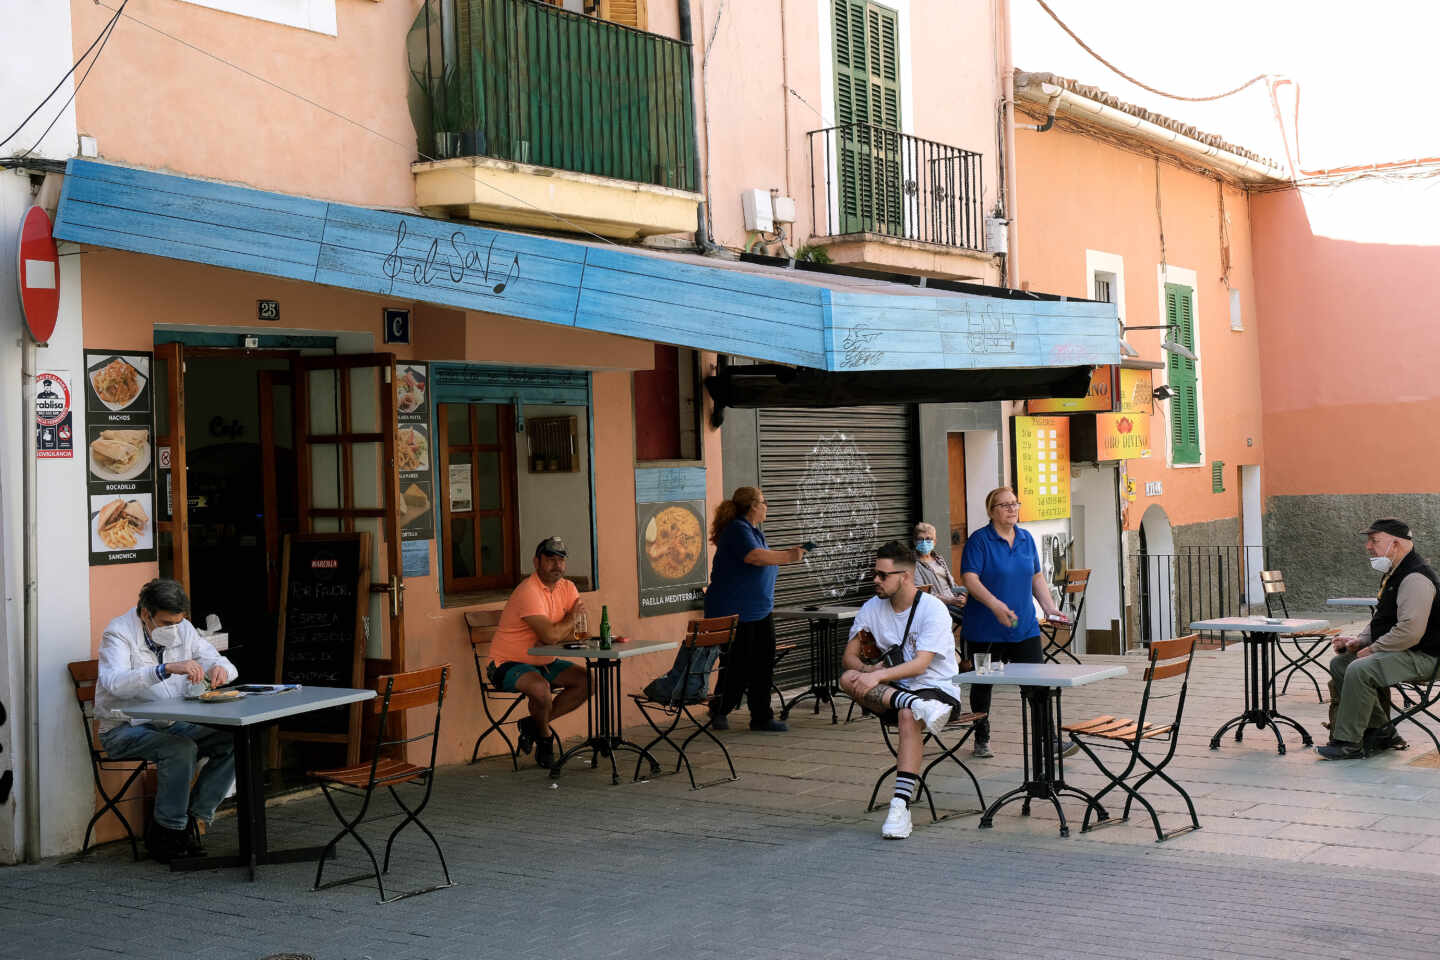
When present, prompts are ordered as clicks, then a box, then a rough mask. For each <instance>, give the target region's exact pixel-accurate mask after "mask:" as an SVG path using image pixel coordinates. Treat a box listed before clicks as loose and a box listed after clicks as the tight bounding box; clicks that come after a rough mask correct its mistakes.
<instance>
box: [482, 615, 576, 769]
mask: <svg viewBox="0 0 1440 960" xmlns="http://www.w3.org/2000/svg"><path fill="white" fill-rule="evenodd" d="M499 625H500V611H499V610H471V611H469V612H467V613H466V614H465V626H466V627H467V628H469V630H470V652H471V653H472V654H473V655H474V657H475V679H477V680H479V681H480V708H481V709H482V710H484V711H485V719H486V720H488V721H489V722H490V725H489V726H488V727H486V728H485V729H484V730H482V731H480V736H478V737H476V738H475V747H474V749H473V750H471V751H470V762H471V763H474V762H475V761H477V760H479V759H480V744H481V743H483V742H484V741H485V738H486V737H488V736H490V734H492V733H498V734H499V735H500V739H501V740H503V741H504V742H505V748H506V749H507V750H508V751H510V768H511V769H512V770H516V771H518V770H519V769H520V749H519V747H518V746H517V745H516V743H515V741H513V740H511V739H510V736H509V734H507V733H506V732H505V727H504V724H506V723H508V722H509V720H510V716H511V714H513V713H514V712H515V710H516V708H517V707H519V706H520V704H521V703H523V702H525V694H523V693H514V692H511V691H509V690H497V689H495V687H494V686H492V685H491V683H490V677H489V674H488V673H487V672H486V667H487V665H488V664H489V663H490V643H491V641H492V640H494V639H495V628H496V627H498V626H499ZM560 689H561V688H560V687H556V686H551V688H550V692H551V693H555V692H557V691H559V690H560ZM502 708H503V709H502ZM497 710H498V711H499V713H500V715H499V716H498V717H497V716H496V715H495V711H497ZM551 737H552V738H553V739H555V740H556V743H557V745H558V743H559V738H558V737H556V736H555V734H553V733H552V734H551Z"/></svg>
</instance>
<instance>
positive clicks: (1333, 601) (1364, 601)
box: [1325, 597, 1380, 614]
mask: <svg viewBox="0 0 1440 960" xmlns="http://www.w3.org/2000/svg"><path fill="white" fill-rule="evenodd" d="M1379 602H1380V601H1379V599H1377V598H1376V597H1331V598H1330V599H1329V600H1326V601H1325V604H1326V606H1331V607H1364V608H1365V609H1366V610H1369V611H1370V613H1371V614H1374V613H1375V605H1376V604H1378V603H1379Z"/></svg>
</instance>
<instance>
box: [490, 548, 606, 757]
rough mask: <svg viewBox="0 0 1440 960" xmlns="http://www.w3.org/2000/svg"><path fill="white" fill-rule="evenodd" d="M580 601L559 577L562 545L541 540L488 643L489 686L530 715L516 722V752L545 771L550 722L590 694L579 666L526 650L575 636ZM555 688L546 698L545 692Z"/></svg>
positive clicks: (561, 574)
mask: <svg viewBox="0 0 1440 960" xmlns="http://www.w3.org/2000/svg"><path fill="white" fill-rule="evenodd" d="M584 611H585V601H583V600H581V599H580V591H579V590H577V589H576V588H575V584H574V583H572V582H571V581H569V580H567V579H565V541H564V540H561V539H560V538H559V537H546V538H545V539H544V540H541V541H540V545H539V546H537V547H536V548H535V572H534V573H532V574H531V575H530V576H529V577H527V578H525V580H524V582H522V583H521V584H520V586H518V587H516V588H515V592H514V593H512V594H510V599H509V600H508V601H507V602H506V604H505V610H504V612H502V613H501V614H500V625H499V626H498V627H497V628H496V629H495V639H494V640H493V641H491V643H490V655H491V660H490V666H489V668H488V673H489V676H490V685H491V686H493V687H494V688H495V689H497V690H505V691H507V692H510V693H523V694H525V696H526V698H527V699H528V700H529V701H530V716H528V717H523V718H522V719H521V720H520V723H519V727H520V741H519V748H520V752H522V753H529V752H530V748H531V747H532V746H533V747H534V748H535V761H536V762H537V763H538V764H540V766H542V767H549V766H550V764H551V762H552V761H553V760H554V756H555V754H554V747H553V745H552V741H551V738H550V721H551V720H554V719H555V718H556V717H563V716H564V715H565V714H567V713H569V712H570V711H571V710H574V709H575V708H576V707H578V706H580V704H582V703H584V702H585V699H586V698H587V697H589V696H590V684H589V681H588V680H587V679H586V677H585V668H584V667H582V666H579V665H578V664H574V663H571V662H570V661H568V660H557V659H556V658H554V657H532V656H531V655H530V653H529V650H530V648H531V647H541V646H548V645H551V644H558V643H567V642H569V641H570V640H572V639H573V638H574V636H575V618H576V616H578V615H579V614H581V613H583V612H584ZM555 687H559V688H560V692H559V693H557V694H556V695H555V696H554V698H553V699H552V698H551V696H550V691H551V689H552V688H555Z"/></svg>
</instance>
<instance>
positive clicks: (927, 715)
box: [910, 700, 950, 734]
mask: <svg viewBox="0 0 1440 960" xmlns="http://www.w3.org/2000/svg"><path fill="white" fill-rule="evenodd" d="M910 712H911V713H913V714H915V719H916V720H919V721H920V722H921V723H923V724H924V725H925V729H926V730H929V731H930V732H931V733H933V734H938V733H939V732H940V731H941V730H944V729H945V724H946V723H948V722H949V721H950V704H948V703H945V702H944V701H943V700H916V701H915V702H914V703H912V704H910Z"/></svg>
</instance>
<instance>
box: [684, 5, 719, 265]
mask: <svg viewBox="0 0 1440 960" xmlns="http://www.w3.org/2000/svg"><path fill="white" fill-rule="evenodd" d="M676 7H677V10H676V12H677V14H678V31H677V32H678V33H679V34H680V41H681V42H682V43H688V44H690V48H691V51H692V52H691V58H690V59H691V63H696V64H698V65H699V67H700V86H701V89H702V90H707V91H708V89H709V84H708V82H707V78H706V72H705V62H704V57H700V58H696V57H695V55H694V52H693V51H694V48H695V28H694V26H693V25H692V24H691V20H690V0H678V2H677V4H676ZM690 96H692V97H693V96H695V90H694V88H693V87H692V88H691V90H690ZM701 101H702V103H701V105H702V107H703V109H704V111H705V120H704V123H705V125H706V127H708V126H709V125H710V98H709V96H708V94H706V95H704V96H702V97H701ZM700 123H701V120H700V113H699V111H696V112H695V144H696V148H697V150H698V148H699V144H700V139H701V127H700ZM709 169H710V140H709V138H708V137H707V138H705V170H706V175H705V178H704V180H705V183H706V184H707V185H708V184H709V182H710V176H709ZM703 193H704V197H703V198H702V199H701V200H700V205H699V206H698V207H697V208H696V210H695V213H696V217H695V220H696V223H695V246H696V247H698V248H699V249H700V252H701V253H714V252H717V251H719V250H720V247H718V246H716V245H715V243H714V242H712V241H711V239H710V225H709V224H710V191H709V190H705V191H703Z"/></svg>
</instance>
